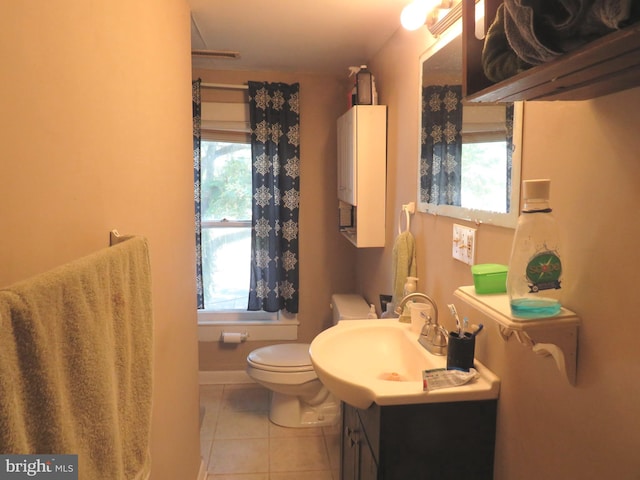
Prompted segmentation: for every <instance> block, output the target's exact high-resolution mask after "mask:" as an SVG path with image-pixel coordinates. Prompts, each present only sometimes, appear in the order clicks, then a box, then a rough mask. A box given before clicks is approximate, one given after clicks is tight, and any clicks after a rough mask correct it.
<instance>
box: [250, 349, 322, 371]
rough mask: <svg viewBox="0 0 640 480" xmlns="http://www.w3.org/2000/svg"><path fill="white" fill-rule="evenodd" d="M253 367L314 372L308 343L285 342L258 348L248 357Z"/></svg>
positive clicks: (267, 369) (268, 369)
mask: <svg viewBox="0 0 640 480" xmlns="http://www.w3.org/2000/svg"><path fill="white" fill-rule="evenodd" d="M247 362H248V363H249V365H251V366H252V367H253V368H257V369H260V370H266V371H269V372H283V373H298V372H312V371H314V370H313V365H312V364H311V357H310V356H309V344H308V343H283V344H279V345H270V346H267V347H262V348H258V349H256V350H254V351H252V352H251V353H250V354H249V356H248V357H247Z"/></svg>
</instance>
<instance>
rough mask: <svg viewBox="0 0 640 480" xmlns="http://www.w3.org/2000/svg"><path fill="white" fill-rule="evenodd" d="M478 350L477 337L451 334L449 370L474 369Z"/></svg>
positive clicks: (448, 353) (467, 334)
mask: <svg viewBox="0 0 640 480" xmlns="http://www.w3.org/2000/svg"><path fill="white" fill-rule="evenodd" d="M475 349H476V337H475V335H472V334H471V333H468V332H465V333H464V334H462V335H460V334H458V332H450V333H449V349H448V351H447V370H464V371H465V372H468V371H469V369H470V368H473V358H474V355H475Z"/></svg>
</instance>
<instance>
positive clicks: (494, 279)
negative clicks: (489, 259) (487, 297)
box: [471, 263, 509, 294]
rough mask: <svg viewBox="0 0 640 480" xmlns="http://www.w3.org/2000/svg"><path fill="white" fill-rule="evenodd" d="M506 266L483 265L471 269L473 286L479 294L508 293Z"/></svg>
mask: <svg viewBox="0 0 640 480" xmlns="http://www.w3.org/2000/svg"><path fill="white" fill-rule="evenodd" d="M508 269H509V268H508V267H507V266H506V265H500V264H498V263H481V264H478V265H473V266H472V267H471V273H472V274H473V284H474V286H475V287H476V293H477V294H488V293H506V291H507V270H508Z"/></svg>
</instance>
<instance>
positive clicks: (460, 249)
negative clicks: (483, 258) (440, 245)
mask: <svg viewBox="0 0 640 480" xmlns="http://www.w3.org/2000/svg"><path fill="white" fill-rule="evenodd" d="M453 258H455V259H456V260H459V261H461V262H462V263H466V264H467V265H473V264H474V263H475V259H476V229H475V228H469V227H465V226H463V225H458V224H454V225H453Z"/></svg>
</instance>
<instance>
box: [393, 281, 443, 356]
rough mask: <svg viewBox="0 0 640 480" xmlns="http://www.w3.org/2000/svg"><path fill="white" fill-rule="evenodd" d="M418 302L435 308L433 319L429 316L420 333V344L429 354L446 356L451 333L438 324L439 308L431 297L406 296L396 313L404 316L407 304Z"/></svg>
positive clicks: (420, 295) (421, 294) (411, 294)
mask: <svg viewBox="0 0 640 480" xmlns="http://www.w3.org/2000/svg"><path fill="white" fill-rule="evenodd" d="M416 300H420V301H422V303H428V304H430V305H431V306H432V307H433V318H431V316H430V315H427V318H426V322H425V324H424V325H423V326H422V330H421V331H420V337H418V342H419V343H420V345H422V346H423V347H424V348H426V349H427V351H428V352H430V353H433V354H434V355H446V354H447V342H448V339H449V333H448V332H447V330H446V329H445V328H444V327H443V326H442V325H439V324H438V306H437V305H436V302H435V301H434V300H433V299H432V298H431V297H430V296H429V295H426V294H424V293H420V292H414V293H410V294H409V295H406V296H405V297H404V298H403V299H402V300H400V303H399V304H398V306H397V307H396V309H395V313H397V314H398V315H402V312H403V311H404V307H405V306H406V304H407V303H408V302H410V301H416Z"/></svg>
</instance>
